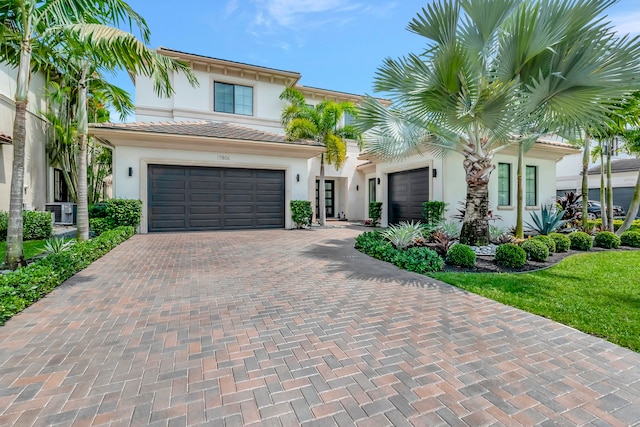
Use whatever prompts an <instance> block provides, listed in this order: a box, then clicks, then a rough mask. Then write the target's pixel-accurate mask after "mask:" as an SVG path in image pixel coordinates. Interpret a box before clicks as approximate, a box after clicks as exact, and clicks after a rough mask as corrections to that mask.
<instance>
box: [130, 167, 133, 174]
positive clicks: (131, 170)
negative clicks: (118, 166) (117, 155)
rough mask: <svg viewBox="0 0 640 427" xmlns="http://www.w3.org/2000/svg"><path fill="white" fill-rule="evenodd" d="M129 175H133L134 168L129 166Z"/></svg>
mask: <svg viewBox="0 0 640 427" xmlns="http://www.w3.org/2000/svg"><path fill="white" fill-rule="evenodd" d="M129 176H133V168H132V167H131V166H129Z"/></svg>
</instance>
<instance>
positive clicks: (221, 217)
mask: <svg viewBox="0 0 640 427" xmlns="http://www.w3.org/2000/svg"><path fill="white" fill-rule="evenodd" d="M159 52H160V53H162V54H164V55H168V56H171V57H174V58H177V59H180V60H182V61H186V62H188V63H190V64H191V66H192V68H193V70H194V72H195V73H196V75H197V77H198V80H199V82H200V86H199V87H196V88H193V87H191V86H190V85H189V83H188V82H187V79H186V78H185V77H184V76H181V75H174V76H173V84H174V89H175V94H174V95H173V96H172V97H170V98H167V99H161V98H158V97H157V96H156V95H155V93H154V91H153V88H152V82H151V81H150V80H149V79H147V78H141V77H137V78H136V82H135V86H136V121H135V122H134V123H126V124H113V123H103V124H94V125H91V127H90V131H91V133H92V134H93V135H95V136H96V137H98V138H100V139H101V140H102V141H103V142H104V143H107V144H110V145H112V146H113V147H114V156H113V158H114V165H113V192H114V197H124V198H134V199H140V200H142V202H143V219H142V223H141V232H143V233H145V232H156V231H185V230H217V229H231V228H291V227H292V226H293V224H292V223H291V214H290V210H289V202H290V201H291V200H298V199H301V200H309V201H312V205H314V206H316V203H313V201H314V200H317V187H316V185H317V179H318V174H319V171H320V165H319V155H320V153H322V152H323V150H324V147H322V146H318V145H316V144H314V143H312V142H308V141H302V142H300V141H298V142H290V141H287V140H286V139H285V138H284V129H283V127H282V125H281V123H280V114H281V112H282V109H283V107H285V105H286V103H285V102H284V101H281V100H280V99H279V95H280V93H281V92H282V91H283V89H284V88H285V87H287V86H289V85H295V86H296V87H297V88H298V89H299V90H300V91H301V92H302V93H303V94H304V96H305V98H306V100H307V102H308V103H310V104H315V103H317V102H320V101H322V100H325V99H328V100H333V101H351V102H354V103H356V104H357V103H358V102H359V101H360V100H361V96H359V95H354V94H349V93H343V92H336V91H331V90H326V89H319V88H313V87H307V86H303V85H301V84H300V78H301V75H300V74H299V73H297V72H293V71H285V70H278V69H273V68H266V67H260V66H256V65H250V64H243V63H238V62H234V61H228V60H223V59H217V58H212V57H207V56H202V55H196V54H191V53H185V52H179V51H175V50H171V49H166V48H160V49H159ZM345 120H350V118H349V117H347V118H345ZM570 153H575V150H574V149H573V148H571V147H569V146H567V145H566V144H563V143H558V142H553V141H540V142H539V143H538V144H536V145H535V146H534V148H532V149H531V150H530V151H529V152H528V153H527V156H526V164H527V166H526V170H527V175H526V177H527V179H526V188H527V195H526V201H527V209H530V210H533V209H539V206H540V204H546V203H550V202H552V201H553V200H554V198H555V194H556V185H555V170H556V162H557V161H558V160H559V159H561V158H562V157H563V156H565V155H567V154H570ZM515 154H516V153H515V151H509V150H508V149H507V150H504V151H503V152H501V153H500V155H497V156H496V157H495V163H496V171H494V173H493V176H492V180H491V183H490V197H491V209H492V210H493V212H494V213H496V214H498V215H500V216H501V217H502V218H503V219H502V224H501V225H504V226H508V225H512V224H513V223H515V205H516V203H515V197H516V176H515V172H516V170H515V167H516V157H515ZM325 174H326V180H327V182H326V189H325V194H326V198H327V218H329V219H331V218H335V219H338V218H348V219H349V220H363V219H365V218H366V217H367V214H368V204H369V202H370V201H373V200H378V201H382V202H383V212H384V214H383V218H382V220H383V221H382V223H383V225H386V224H388V223H393V222H397V221H399V220H402V219H421V218H422V202H424V201H427V200H440V201H444V202H446V203H448V205H449V210H448V213H447V215H448V216H451V215H453V214H455V213H456V208H457V206H458V202H459V201H462V200H464V199H465V195H466V184H465V180H464V172H463V167H462V157H461V156H456V155H448V156H447V157H445V158H434V157H432V156H429V155H424V156H419V155H415V156H413V157H410V158H408V159H406V160H404V161H402V162H398V163H391V162H384V161H378V160H376V159H368V158H367V157H366V156H364V157H363V156H362V155H361V153H360V151H359V149H358V147H357V146H356V145H355V144H354V143H353V144H349V146H348V152H347V160H346V162H345V164H344V165H343V167H342V168H340V170H335V168H334V167H333V166H327V167H326V168H325ZM314 209H316V210H317V207H314Z"/></svg>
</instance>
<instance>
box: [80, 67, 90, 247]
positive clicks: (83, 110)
mask: <svg viewBox="0 0 640 427" xmlns="http://www.w3.org/2000/svg"><path fill="white" fill-rule="evenodd" d="M86 70H87V68H86V67H85V69H84V71H83V73H82V75H81V77H80V80H79V81H78V112H77V116H78V217H77V221H78V240H79V241H85V240H89V206H88V203H87V138H88V136H87V134H88V129H89V123H88V117H87V84H86Z"/></svg>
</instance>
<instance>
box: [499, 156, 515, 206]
mask: <svg viewBox="0 0 640 427" xmlns="http://www.w3.org/2000/svg"><path fill="white" fill-rule="evenodd" d="M505 166H506V168H507V176H506V177H504V176H502V168H503V167H505ZM511 169H512V168H511V163H502V162H501V163H498V206H511ZM505 179H506V183H507V189H506V192H505V190H503V189H502V188H501V184H502V183H503V181H504V180H505ZM505 194H506V197H507V200H506V202H507V203H506V204H505V203H502V202H503V200H502V197H503V196H504V195H505Z"/></svg>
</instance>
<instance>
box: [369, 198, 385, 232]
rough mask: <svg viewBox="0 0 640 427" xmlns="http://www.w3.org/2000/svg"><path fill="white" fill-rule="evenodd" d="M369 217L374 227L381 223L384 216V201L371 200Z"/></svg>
mask: <svg viewBox="0 0 640 427" xmlns="http://www.w3.org/2000/svg"><path fill="white" fill-rule="evenodd" d="M369 218H371V222H372V224H371V225H373V226H374V227H375V226H377V225H378V224H379V223H380V218H382V202H369Z"/></svg>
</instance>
